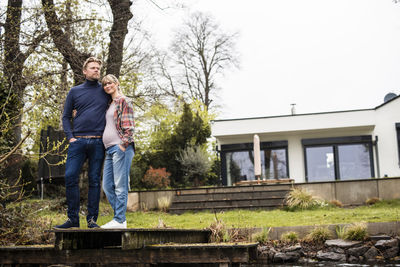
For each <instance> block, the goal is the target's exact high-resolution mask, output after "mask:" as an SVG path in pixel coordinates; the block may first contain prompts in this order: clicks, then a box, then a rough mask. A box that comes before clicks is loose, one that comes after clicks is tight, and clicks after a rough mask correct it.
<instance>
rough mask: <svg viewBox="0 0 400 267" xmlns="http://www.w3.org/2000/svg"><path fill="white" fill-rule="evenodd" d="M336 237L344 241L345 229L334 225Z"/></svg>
mask: <svg viewBox="0 0 400 267" xmlns="http://www.w3.org/2000/svg"><path fill="white" fill-rule="evenodd" d="M335 231H336V235H337V237H338V238H340V239H346V227H343V226H339V225H336V228H335Z"/></svg>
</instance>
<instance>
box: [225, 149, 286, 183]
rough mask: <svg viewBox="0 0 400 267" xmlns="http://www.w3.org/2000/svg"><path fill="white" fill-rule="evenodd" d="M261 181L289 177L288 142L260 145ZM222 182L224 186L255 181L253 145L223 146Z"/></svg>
mask: <svg viewBox="0 0 400 267" xmlns="http://www.w3.org/2000/svg"><path fill="white" fill-rule="evenodd" d="M260 154H261V155H260V156H261V179H279V178H286V177H288V164H287V142H286V141H280V142H262V143H261V144H260ZM221 160H222V176H223V177H222V180H223V184H224V185H233V184H235V183H236V182H239V181H251V180H255V179H256V178H255V175H254V152H253V144H252V143H246V144H238V145H222V146H221Z"/></svg>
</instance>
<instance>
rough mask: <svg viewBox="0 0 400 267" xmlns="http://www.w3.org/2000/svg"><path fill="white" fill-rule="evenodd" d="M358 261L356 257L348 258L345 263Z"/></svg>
mask: <svg viewBox="0 0 400 267" xmlns="http://www.w3.org/2000/svg"><path fill="white" fill-rule="evenodd" d="M358 260H359V258H358V257H355V256H350V257H349V258H348V259H347V262H349V263H357V262H358Z"/></svg>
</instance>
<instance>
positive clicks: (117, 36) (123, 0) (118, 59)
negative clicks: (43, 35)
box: [42, 0, 133, 84]
mask: <svg viewBox="0 0 400 267" xmlns="http://www.w3.org/2000/svg"><path fill="white" fill-rule="evenodd" d="M108 3H109V5H110V7H111V10H112V13H113V18H114V19H113V22H112V27H111V31H110V43H109V48H108V60H107V64H106V65H107V66H106V67H107V73H113V74H114V75H116V76H119V73H120V69H121V65H122V57H123V44H124V40H125V36H126V34H127V33H128V28H127V25H128V22H129V20H130V19H131V18H132V17H133V15H132V13H131V11H130V6H131V5H132V3H131V1H130V0H119V1H117V0H108ZM42 6H43V10H44V14H45V19H46V23H47V27H48V28H49V31H50V34H51V37H52V39H53V42H54V44H55V46H56V47H57V49H58V51H59V52H60V53H61V54H62V55H63V57H64V59H65V60H66V61H67V62H68V64H69V65H70V67H71V69H72V71H73V73H74V80H75V84H78V83H81V82H82V81H83V80H84V77H83V75H82V65H83V62H84V61H85V60H86V58H88V57H89V56H90V54H88V53H85V52H81V51H80V50H79V49H78V48H76V47H75V46H74V43H73V42H72V40H71V39H70V36H69V35H68V32H67V31H65V30H64V29H63V27H62V25H63V24H62V23H61V21H60V19H59V17H58V16H57V13H56V7H55V4H54V1H53V0H42ZM108 68H110V69H109V70H108Z"/></svg>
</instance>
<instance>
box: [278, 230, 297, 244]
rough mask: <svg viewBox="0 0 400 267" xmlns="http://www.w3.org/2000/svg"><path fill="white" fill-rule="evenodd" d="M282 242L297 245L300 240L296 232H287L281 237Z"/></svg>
mask: <svg viewBox="0 0 400 267" xmlns="http://www.w3.org/2000/svg"><path fill="white" fill-rule="evenodd" d="M281 240H282V241H284V242H287V243H296V242H297V241H298V240H299V235H298V234H297V233H296V232H293V231H291V232H286V233H283V234H282V235H281Z"/></svg>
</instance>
